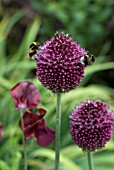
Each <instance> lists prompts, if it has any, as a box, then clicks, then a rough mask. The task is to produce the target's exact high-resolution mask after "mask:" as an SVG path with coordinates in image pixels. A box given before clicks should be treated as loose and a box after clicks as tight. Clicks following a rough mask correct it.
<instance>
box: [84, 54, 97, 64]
mask: <svg viewBox="0 0 114 170" xmlns="http://www.w3.org/2000/svg"><path fill="white" fill-rule="evenodd" d="M94 61H95V57H94V55H92V54H86V55H85V56H82V57H81V63H82V64H84V65H85V66H89V65H91V64H93V62H94Z"/></svg>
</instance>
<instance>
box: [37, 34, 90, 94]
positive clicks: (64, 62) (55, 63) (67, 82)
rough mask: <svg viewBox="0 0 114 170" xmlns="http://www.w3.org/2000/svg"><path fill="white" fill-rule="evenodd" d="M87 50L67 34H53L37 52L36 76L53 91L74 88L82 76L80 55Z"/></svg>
mask: <svg viewBox="0 0 114 170" xmlns="http://www.w3.org/2000/svg"><path fill="white" fill-rule="evenodd" d="M85 54H87V52H86V51H85V50H84V49H83V48H81V47H80V45H79V44H78V43H77V42H75V41H73V40H72V38H70V37H69V36H68V35H65V34H64V33H61V34H60V35H59V34H58V33H56V34H55V36H54V37H53V38H51V39H50V40H49V41H46V43H45V44H44V45H43V46H40V47H39V50H38V52H37V55H38V57H36V60H37V72H36V74H37V76H38V79H39V81H40V82H41V83H42V85H43V86H45V87H47V88H48V89H50V90H51V91H52V92H55V93H65V92H68V91H70V90H73V89H75V88H76V86H78V85H79V83H80V82H81V80H82V78H83V76H84V67H85V66H84V65H83V64H81V57H82V56H84V55H85Z"/></svg>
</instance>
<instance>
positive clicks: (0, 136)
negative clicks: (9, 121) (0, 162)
mask: <svg viewBox="0 0 114 170" xmlns="http://www.w3.org/2000/svg"><path fill="white" fill-rule="evenodd" d="M2 134H3V126H2V123H0V141H1V139H2Z"/></svg>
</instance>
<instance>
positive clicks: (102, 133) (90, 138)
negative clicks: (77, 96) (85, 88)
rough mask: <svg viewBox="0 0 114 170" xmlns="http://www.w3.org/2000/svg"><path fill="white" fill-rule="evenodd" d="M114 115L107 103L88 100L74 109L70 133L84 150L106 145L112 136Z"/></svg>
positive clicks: (92, 149)
mask: <svg viewBox="0 0 114 170" xmlns="http://www.w3.org/2000/svg"><path fill="white" fill-rule="evenodd" d="M113 121H114V116H113V115H112V112H111V111H110V110H109V107H108V105H107V104H105V103H103V102H101V101H90V100H87V101H86V102H84V103H81V104H79V105H77V106H76V108H74V109H73V111H72V112H71V115H70V133H71V136H72V138H73V140H74V142H75V143H76V144H77V145H78V146H79V147H80V148H82V149H83V150H86V151H94V150H97V149H100V148H102V147H104V146H105V144H106V143H107V142H108V141H109V140H110V139H111V137H112V129H113V123H114V122H113Z"/></svg>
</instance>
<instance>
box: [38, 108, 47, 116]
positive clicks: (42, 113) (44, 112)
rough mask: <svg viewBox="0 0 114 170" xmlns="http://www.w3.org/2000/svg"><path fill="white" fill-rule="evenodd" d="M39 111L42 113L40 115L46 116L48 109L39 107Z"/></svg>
mask: <svg viewBox="0 0 114 170" xmlns="http://www.w3.org/2000/svg"><path fill="white" fill-rule="evenodd" d="M38 112H39V113H40V117H44V115H45V114H46V110H44V109H42V108H40V109H38Z"/></svg>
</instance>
